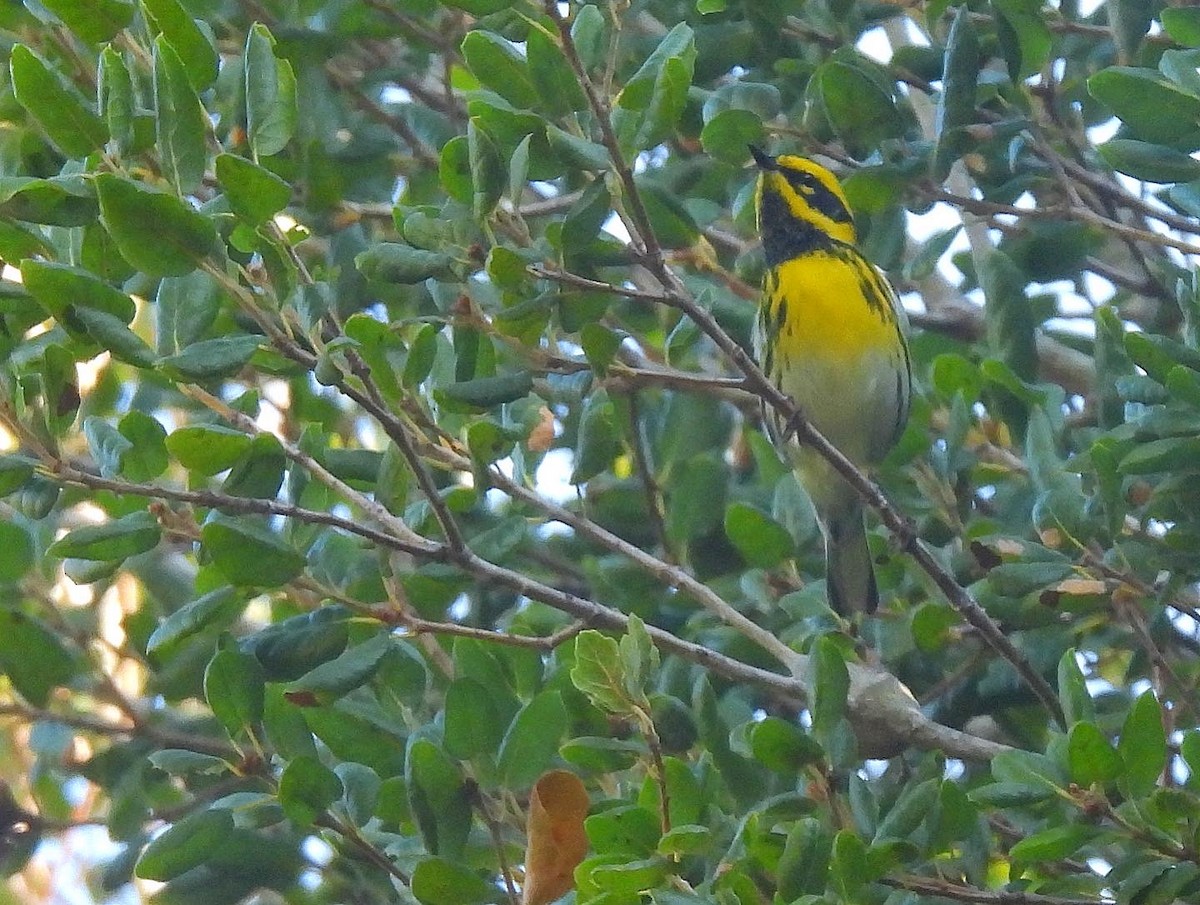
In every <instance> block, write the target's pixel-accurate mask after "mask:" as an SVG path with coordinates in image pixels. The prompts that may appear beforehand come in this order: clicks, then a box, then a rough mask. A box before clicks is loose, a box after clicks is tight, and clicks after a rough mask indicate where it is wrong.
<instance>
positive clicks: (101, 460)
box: [83, 415, 133, 478]
mask: <svg viewBox="0 0 1200 905" xmlns="http://www.w3.org/2000/svg"><path fill="white" fill-rule="evenodd" d="M83 435H84V436H85V437H87V441H88V449H89V450H90V451H91V454H92V458H93V459H95V460H96V465H97V466H99V468H100V474H102V475H104V477H106V478H115V477H116V476H117V475H119V474H120V473H121V459H122V458H123V457H124V455H125V453H127V452H129V451H130V450H132V449H133V443H132V441H130V440H129V438H128V437H126V436H125V435H124V434H122V433H121V432H120V431H118V430H117V429H116V428H115V427H113V425H111V424H109V423H108V422H107V421H105V420H104V419H103V418H97V417H96V416H94V415H93V416H91V417H89V418H86V419H84V422H83Z"/></svg>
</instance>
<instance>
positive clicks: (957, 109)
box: [934, 5, 980, 179]
mask: <svg viewBox="0 0 1200 905" xmlns="http://www.w3.org/2000/svg"><path fill="white" fill-rule="evenodd" d="M979 72H980V59H979V39H978V38H977V37H976V35H975V27H974V25H972V23H971V10H970V9H968V8H967V7H966V6H965V5H963V6H958V7H956V8H955V10H954V21H953V22H952V23H951V25H950V33H949V35H948V36H947V38H946V57H945V64H944V68H943V74H942V94H941V97H940V98H939V99H938V109H937V123H936V126H935V131H936V133H937V147H936V149H935V151H934V173H935V175H936V177H937V178H938V179H945V178H946V175H947V174H948V173H949V172H950V166H951V165H952V164H953V163H954V161H955V160H957V159H958V158H959V157H960V156H961V155H962V153H963V151H964V150H965V149H966V147H967V137H966V132H965V129H966V127H967V126H969V125H971V124H972V123H974V122H975V93H976V84H977V82H978V80H979Z"/></svg>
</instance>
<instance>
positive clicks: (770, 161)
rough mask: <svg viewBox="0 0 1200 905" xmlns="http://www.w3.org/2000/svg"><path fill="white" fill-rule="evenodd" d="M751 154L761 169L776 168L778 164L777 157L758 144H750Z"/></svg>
mask: <svg viewBox="0 0 1200 905" xmlns="http://www.w3.org/2000/svg"><path fill="white" fill-rule="evenodd" d="M749 147H750V155H751V156H752V157H753V158H754V162H755V163H756V164H758V168H759V169H760V170H768V171H769V170H776V169H778V168H779V167H778V165H777V164H776V163H775V158H774V157H772V156H771V155H770V154H768V153H767V152H766V151H764V150H763V149H762V148H760V147H759V146H758V145H750V146H749Z"/></svg>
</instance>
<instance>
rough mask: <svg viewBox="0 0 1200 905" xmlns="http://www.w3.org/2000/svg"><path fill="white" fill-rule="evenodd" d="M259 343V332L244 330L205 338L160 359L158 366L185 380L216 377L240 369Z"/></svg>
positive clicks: (215, 378) (234, 372)
mask: <svg viewBox="0 0 1200 905" xmlns="http://www.w3.org/2000/svg"><path fill="white" fill-rule="evenodd" d="M262 343H263V338H262V337H261V336H253V335H246V334H240V335H234V336H221V337H218V338H217V339H204V340H201V341H200V342H198V343H192V344H191V345H190V346H188V347H187V348H186V349H183V350H182V351H180V352H178V353H176V354H175V355H168V356H167V357H166V358H161V359H159V362H158V366H159V368H161V369H162V370H164V371H166V372H167V373H168V374H174V375H178V376H179V377H180V378H182V379H184V380H219V379H220V378H222V377H231V376H233V375H234V374H236V373H237V372H238V371H240V370H241V369H242V368H243V367H244V366H245V364H246V362H248V361H249V360H250V356H251V355H253V354H254V353H255V352H256V351H258V348H259V346H261V345H262Z"/></svg>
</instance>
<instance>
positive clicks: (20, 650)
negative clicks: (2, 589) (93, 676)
mask: <svg viewBox="0 0 1200 905" xmlns="http://www.w3.org/2000/svg"><path fill="white" fill-rule="evenodd" d="M0 673H3V674H5V675H7V676H8V678H9V681H10V682H11V683H12V687H13V688H14V690H16V692H17V693H18V694H20V695H21V697H23V698H25V699H26V700H27V701H29V703H31V704H33V705H34V706H35V707H45V706H46V702H47V700H49V697H50V692H51V691H52V690H53V689H54V688H56V687H57V686H60V685H66V684H67V683H68V682H70V681H71V679H72V678H73V677H74V675H75V663H74V660H73V658H72V656H71V654H70V653H69V652H68V651H67V649H66V648H65V647H64V646H63V644H62V642H60V641H59V640H58V638H57V637H56V636H55V634H54V633H53V632H51V630H50V629H49V628H48V627H47V626H45V625H43V624H42V623H41V622H40V621H38V620H36V619H33V618H30V617H29V616H26V615H25V614H24V613H22V612H21V611H20V610H13V609H0Z"/></svg>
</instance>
